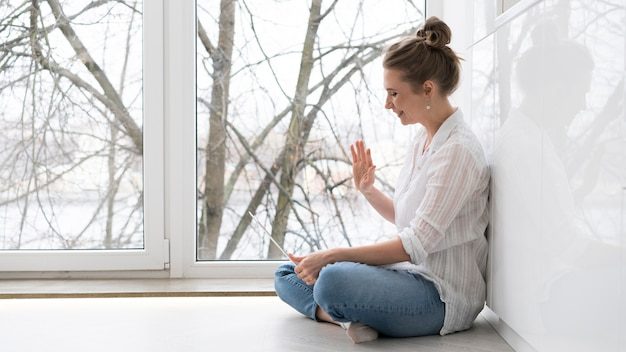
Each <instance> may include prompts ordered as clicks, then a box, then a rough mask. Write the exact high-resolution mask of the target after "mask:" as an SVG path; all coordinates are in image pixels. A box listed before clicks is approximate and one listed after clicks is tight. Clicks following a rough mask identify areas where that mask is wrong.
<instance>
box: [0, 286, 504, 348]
mask: <svg viewBox="0 0 626 352" xmlns="http://www.w3.org/2000/svg"><path fill="white" fill-rule="evenodd" d="M0 316H1V318H0V341H1V344H2V347H1V348H0V349H1V350H2V351H3V352H22V351H63V352H69V351H81V352H82V351H90V352H97V351H107V352H111V351H116V352H118V351H133V352H137V351H150V352H160V351H168V352H169V351H172V352H179V351H180V352H194V351H202V352H207V351H246V352H248V351H428V352H438V351H441V352H443V351H445V352H457V351H458V352H461V351H463V352H496V351H497V352H512V351H513V350H512V349H511V348H510V347H509V346H508V345H507V344H506V342H505V341H504V340H503V339H502V338H501V337H500V336H499V335H498V334H497V333H496V332H495V331H494V330H493V329H492V328H491V326H490V325H489V324H488V323H487V322H486V320H485V319H484V318H483V317H482V315H481V316H479V317H478V319H477V320H476V322H475V324H474V327H473V328H472V329H470V330H468V331H466V332H461V333H456V334H452V335H448V336H444V337H441V336H429V337H420V338H407V339H392V338H381V339H379V340H377V341H374V342H371V343H366V344H361V345H354V344H352V342H351V341H350V340H349V339H348V337H347V336H346V335H345V331H344V330H343V329H341V328H340V327H338V326H335V325H332V324H327V323H316V322H314V321H312V320H309V319H307V318H305V317H303V316H301V315H300V314H299V313H297V312H296V311H294V310H292V309H291V308H290V307H288V306H287V305H286V304H284V303H282V302H281V301H280V299H279V298H277V297H143V298H53V299H2V300H0Z"/></svg>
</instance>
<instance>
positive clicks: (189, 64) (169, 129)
mask: <svg viewBox="0 0 626 352" xmlns="http://www.w3.org/2000/svg"><path fill="white" fill-rule="evenodd" d="M170 1H172V0H170ZM166 4H170V6H168V8H167V9H166V11H165V13H166V14H167V19H166V23H167V25H166V42H167V43H168V45H166V47H167V49H166V50H167V53H168V54H169V55H168V60H167V62H166V75H165V76H166V86H165V87H166V88H165V89H166V116H167V117H168V118H167V119H166V128H165V130H166V168H167V170H168V171H169V172H168V173H167V176H166V182H167V189H168V192H167V202H166V210H167V211H166V228H167V233H168V234H169V235H170V239H171V266H170V277H176V278H181V277H185V278H232V279H243V278H256V279H269V278H272V277H273V275H274V271H275V270H276V268H277V267H278V265H279V264H280V263H283V262H284V261H275V260H262V261H261V260H259V261H200V262H198V261H196V260H195V258H196V253H197V252H196V235H195V234H196V221H197V219H196V211H197V210H196V193H195V192H196V84H195V83H196V60H195V58H196V40H197V39H196V2H195V0H179V1H176V2H175V5H174V2H173V1H172V2H166ZM431 4H432V7H431V6H429V5H431ZM441 11H442V6H441V0H426V12H427V13H426V15H427V16H428V15H429V14H431V13H432V14H434V15H440V14H441Z"/></svg>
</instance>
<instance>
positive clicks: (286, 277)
mask: <svg viewBox="0 0 626 352" xmlns="http://www.w3.org/2000/svg"><path fill="white" fill-rule="evenodd" d="M282 278H283V279H285V280H287V281H289V283H291V284H293V285H295V286H298V287H300V288H302V289H304V290H305V291H307V293H309V292H311V293H312V292H313V289H311V288H310V287H308V286H306V285H302V283H300V281H298V280H295V279H293V278H292V277H291V276H283V277H282Z"/></svg>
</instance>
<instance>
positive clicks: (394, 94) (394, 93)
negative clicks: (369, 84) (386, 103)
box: [389, 92, 398, 98]
mask: <svg viewBox="0 0 626 352" xmlns="http://www.w3.org/2000/svg"><path fill="white" fill-rule="evenodd" d="M389 95H391V97H392V98H395V97H396V96H398V93H396V92H390V93H389Z"/></svg>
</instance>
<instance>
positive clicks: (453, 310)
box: [275, 17, 489, 343]
mask: <svg viewBox="0 0 626 352" xmlns="http://www.w3.org/2000/svg"><path fill="white" fill-rule="evenodd" d="M450 37H451V31H450V28H449V27H448V26H447V25H446V24H445V23H444V22H443V21H441V20H439V19H438V18H436V17H430V18H429V19H428V20H427V21H426V23H425V24H424V26H423V28H422V29H420V30H419V31H418V32H417V34H416V35H415V36H413V37H410V38H405V39H402V40H400V41H398V42H396V43H394V44H392V45H391V46H390V47H389V48H388V49H387V51H386V53H385V56H384V60H383V67H384V85H385V89H386V90H387V98H386V102H385V108H387V109H391V110H392V111H393V112H394V113H395V114H396V115H397V116H398V118H399V119H400V122H401V123H402V124H403V125H413V124H420V125H422V127H423V128H421V129H420V132H419V133H418V136H417V138H416V143H415V145H414V147H413V148H412V150H410V151H409V153H408V156H407V158H406V161H405V163H404V167H403V170H402V172H401V174H400V176H399V179H398V182H397V187H396V189H395V194H394V196H393V199H392V198H390V197H388V196H387V195H385V194H384V193H382V192H381V191H379V190H378V189H377V188H376V187H375V186H374V179H375V177H374V174H375V170H376V166H374V164H373V162H372V157H371V152H370V150H369V149H367V148H366V147H365V144H364V143H363V141H360V140H359V141H357V142H356V143H355V144H354V145H351V146H350V149H351V151H352V159H353V173H354V182H355V186H356V188H357V189H358V190H359V191H360V192H361V193H362V194H363V195H364V196H365V198H366V199H367V201H368V202H369V203H370V204H371V205H372V206H373V207H374V209H376V210H377V211H378V213H380V215H382V216H383V217H384V218H385V219H387V220H388V221H390V222H392V223H394V224H395V225H396V227H397V229H398V235H397V236H396V237H395V238H394V239H392V240H389V241H386V242H380V243H376V244H372V245H366V246H360V247H352V248H333V249H329V250H324V251H319V252H315V253H311V254H309V255H305V256H301V257H299V256H294V255H290V259H291V261H292V262H293V263H288V264H284V265H281V266H280V267H279V268H278V270H277V271H276V281H275V287H276V292H277V294H278V296H279V297H280V298H281V299H282V300H283V301H285V302H286V303H288V304H289V305H291V306H292V307H294V308H295V309H296V310H298V311H299V312H301V313H303V314H304V315H306V316H308V317H310V318H311V319H314V320H317V321H326V322H330V323H334V324H337V325H341V326H342V327H344V328H346V329H347V332H348V335H349V336H350V337H351V338H352V340H353V341H354V342H355V343H359V342H364V341H369V340H373V339H375V338H377V336H378V333H381V334H383V335H386V336H395V337H408V336H423V335H432V334H441V335H445V334H449V333H452V332H455V331H460V330H465V329H468V328H470V327H471V325H472V322H473V321H474V319H476V316H477V315H478V313H479V312H480V311H481V310H482V308H483V305H484V301H485V267H486V261H487V241H486V239H485V235H484V233H485V228H486V226H487V221H488V214H487V195H488V185H489V169H488V166H487V163H486V161H485V157H484V154H483V150H482V148H481V146H480V143H479V142H478V140H477V138H476V136H475V135H474V134H473V133H472V132H471V130H470V128H469V127H468V126H467V125H466V124H465V123H464V122H463V117H462V113H461V111H460V110H459V109H455V108H453V107H452V105H451V104H450V102H449V100H448V97H449V96H450V94H451V93H452V92H453V91H454V90H455V89H456V87H457V85H458V82H459V75H460V63H459V58H458V57H457V56H456V54H455V53H454V52H453V51H452V49H450V48H449V47H448V46H447V44H449V43H450Z"/></svg>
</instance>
